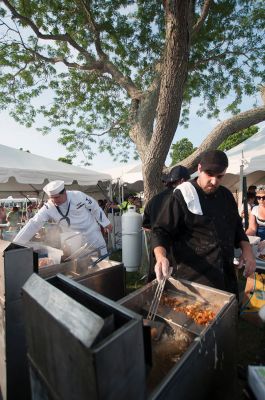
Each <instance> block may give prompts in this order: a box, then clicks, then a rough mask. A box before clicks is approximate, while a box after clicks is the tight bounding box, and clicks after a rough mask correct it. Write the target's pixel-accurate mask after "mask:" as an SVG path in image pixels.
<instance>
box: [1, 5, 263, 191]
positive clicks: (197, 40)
mask: <svg viewBox="0 0 265 400" xmlns="http://www.w3.org/2000/svg"><path fill="white" fill-rule="evenodd" d="M0 4H1V8H0V15H1V16H2V18H1V43H0V63H1V67H2V68H1V76H0V85H1V87H2V90H1V94H0V107H1V108H7V107H8V108H9V109H10V110H11V114H12V115H13V116H14V117H15V118H16V119H17V120H18V121H20V122H22V123H24V124H26V125H28V126H30V125H31V124H32V123H33V122H34V121H35V119H36V117H38V114H39V113H42V114H43V115H44V116H45V117H46V118H47V121H48V123H47V126H46V127H44V128H43V130H44V132H48V131H49V129H50V128H52V127H60V129H61V139H60V141H61V143H63V144H65V145H66V146H67V148H68V150H69V152H70V153H71V155H72V156H73V155H74V153H75V152H76V151H77V150H79V149H82V150H83V151H84V150H86V151H87V153H88V156H92V155H93V153H92V150H91V143H92V142H93V141H95V139H96V137H97V136H98V137H100V138H101V141H100V150H101V151H103V150H105V149H108V150H109V151H110V152H111V153H114V152H115V148H116V151H118V153H119V155H120V156H121V157H122V156H126V154H128V152H129V147H130V145H131V143H132V142H133V143H134V145H135V151H136V152H137V154H138V155H139V156H140V158H141V161H142V164H143V176H144V184H145V193H146V196H147V198H148V197H149V196H151V195H153V194H154V193H155V192H156V191H157V189H158V186H159V179H158V178H159V176H160V174H161V172H162V169H163V166H164V163H165V159H166V157H167V154H168V152H169V149H170V146H171V143H172V140H173V137H174V135H175V133H176V130H177V127H178V125H179V123H180V122H182V123H184V124H185V123H187V121H188V114H189V107H190V103H191V100H192V98H193V97H200V98H201V103H202V104H201V106H200V107H199V108H198V113H199V114H201V115H202V114H204V115H207V116H208V117H211V116H214V117H218V114H219V109H218V100H219V99H224V98H227V97H228V96H229V95H231V94H233V96H234V97H233V99H232V101H231V102H230V104H229V105H228V107H227V110H226V111H229V112H232V113H235V114H236V113H237V115H236V116H235V117H231V118H230V119H229V120H227V121H223V122H222V123H221V124H219V125H218V126H217V127H216V128H215V129H214V130H213V131H212V132H210V134H209V136H208V138H207V139H205V140H204V141H203V143H202V144H201V146H200V147H199V148H198V149H197V150H196V151H195V152H194V153H193V154H192V155H191V156H189V157H188V158H187V159H186V160H185V162H182V163H183V164H184V165H186V166H187V167H189V168H191V170H192V169H194V166H195V165H196V163H197V161H198V160H199V157H200V153H201V151H203V150H205V149H208V148H216V147H218V146H219V145H220V144H221V143H222V142H223V141H224V139H225V138H226V137H228V136H229V135H230V134H233V133H234V132H236V131H239V130H241V129H244V128H247V127H249V126H251V125H253V124H255V123H258V122H260V121H262V120H265V107H264V106H260V107H256V108H253V109H251V110H248V111H245V112H244V113H239V111H240V108H239V107H240V104H241V101H242V99H243V98H244V96H250V95H251V96H252V95H253V94H255V93H256V92H257V88H258V85H260V84H262V82H263V81H264V65H265V63H264V61H265V60H264V54H265V51H264V50H265V46H264V37H265V35H264V26H265V18H264V17H265V4H264V1H263V0H255V1H249V0H215V1H214V0H204V1H202V0H164V1H159V0H138V1H132V0H90V1H89V0H46V1H40V0H0ZM49 88H50V89H52V90H53V95H52V96H51V95H50V92H49V91H47V89H49ZM41 93H42V94H44V95H45V101H44V100H38V102H39V103H38V104H41V106H40V107H39V108H38V107H37V106H36V104H37V103H36V102H34V98H35V97H38V96H40V94H41ZM46 98H47V100H46ZM238 113H239V114H238ZM198 125H199V122H198Z"/></svg>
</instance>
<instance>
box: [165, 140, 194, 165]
mask: <svg viewBox="0 0 265 400" xmlns="http://www.w3.org/2000/svg"><path fill="white" fill-rule="evenodd" d="M171 150H172V152H171V153H170V157H171V164H170V165H175V164H179V163H180V162H181V161H182V160H185V158H186V157H188V156H189V155H191V154H192V153H193V152H194V151H195V150H196V147H193V144H192V143H191V142H190V141H189V139H187V138H183V139H181V140H179V141H178V142H176V143H175V144H172V146H171Z"/></svg>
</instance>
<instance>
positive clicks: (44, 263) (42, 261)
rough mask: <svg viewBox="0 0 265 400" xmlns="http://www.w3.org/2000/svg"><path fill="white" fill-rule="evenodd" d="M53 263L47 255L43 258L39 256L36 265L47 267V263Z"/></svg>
mask: <svg viewBox="0 0 265 400" xmlns="http://www.w3.org/2000/svg"><path fill="white" fill-rule="evenodd" d="M53 264H54V260H53V259H52V258H48V257H43V258H39V260H38V265H39V267H40V268H41V267H47V266H48V265H53Z"/></svg>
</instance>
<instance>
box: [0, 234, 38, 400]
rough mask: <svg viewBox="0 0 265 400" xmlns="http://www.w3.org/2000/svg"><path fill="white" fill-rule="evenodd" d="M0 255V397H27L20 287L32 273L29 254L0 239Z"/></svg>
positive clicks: (28, 384) (28, 387) (27, 374)
mask: <svg viewBox="0 0 265 400" xmlns="http://www.w3.org/2000/svg"><path fill="white" fill-rule="evenodd" d="M0 254H1V256H0V398H2V399H4V400H6V399H7V400H9V399H10V400H12V399H22V400H29V399H30V381H29V373H28V365H27V358H26V338H25V333H24V322H23V314H22V300H21V287H22V285H23V284H24V283H25V282H26V280H27V279H28V278H29V276H30V275H31V274H32V273H33V253H32V249H27V248H23V247H20V246H18V245H15V244H12V243H10V242H7V241H4V240H0Z"/></svg>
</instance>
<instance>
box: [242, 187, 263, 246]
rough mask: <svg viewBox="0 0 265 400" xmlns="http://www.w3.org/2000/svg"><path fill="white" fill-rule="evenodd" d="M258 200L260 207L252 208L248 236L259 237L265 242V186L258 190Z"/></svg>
mask: <svg viewBox="0 0 265 400" xmlns="http://www.w3.org/2000/svg"><path fill="white" fill-rule="evenodd" d="M256 199H257V201H258V206H255V207H253V208H252V210H251V213H250V214H249V225H248V229H247V230H246V234H247V235H250V236H259V237H260V238H261V240H265V185H259V186H258V187H257V189H256ZM264 247H265V242H264V243H263V244H261V243H260V245H259V248H262V249H263V248H264Z"/></svg>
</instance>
